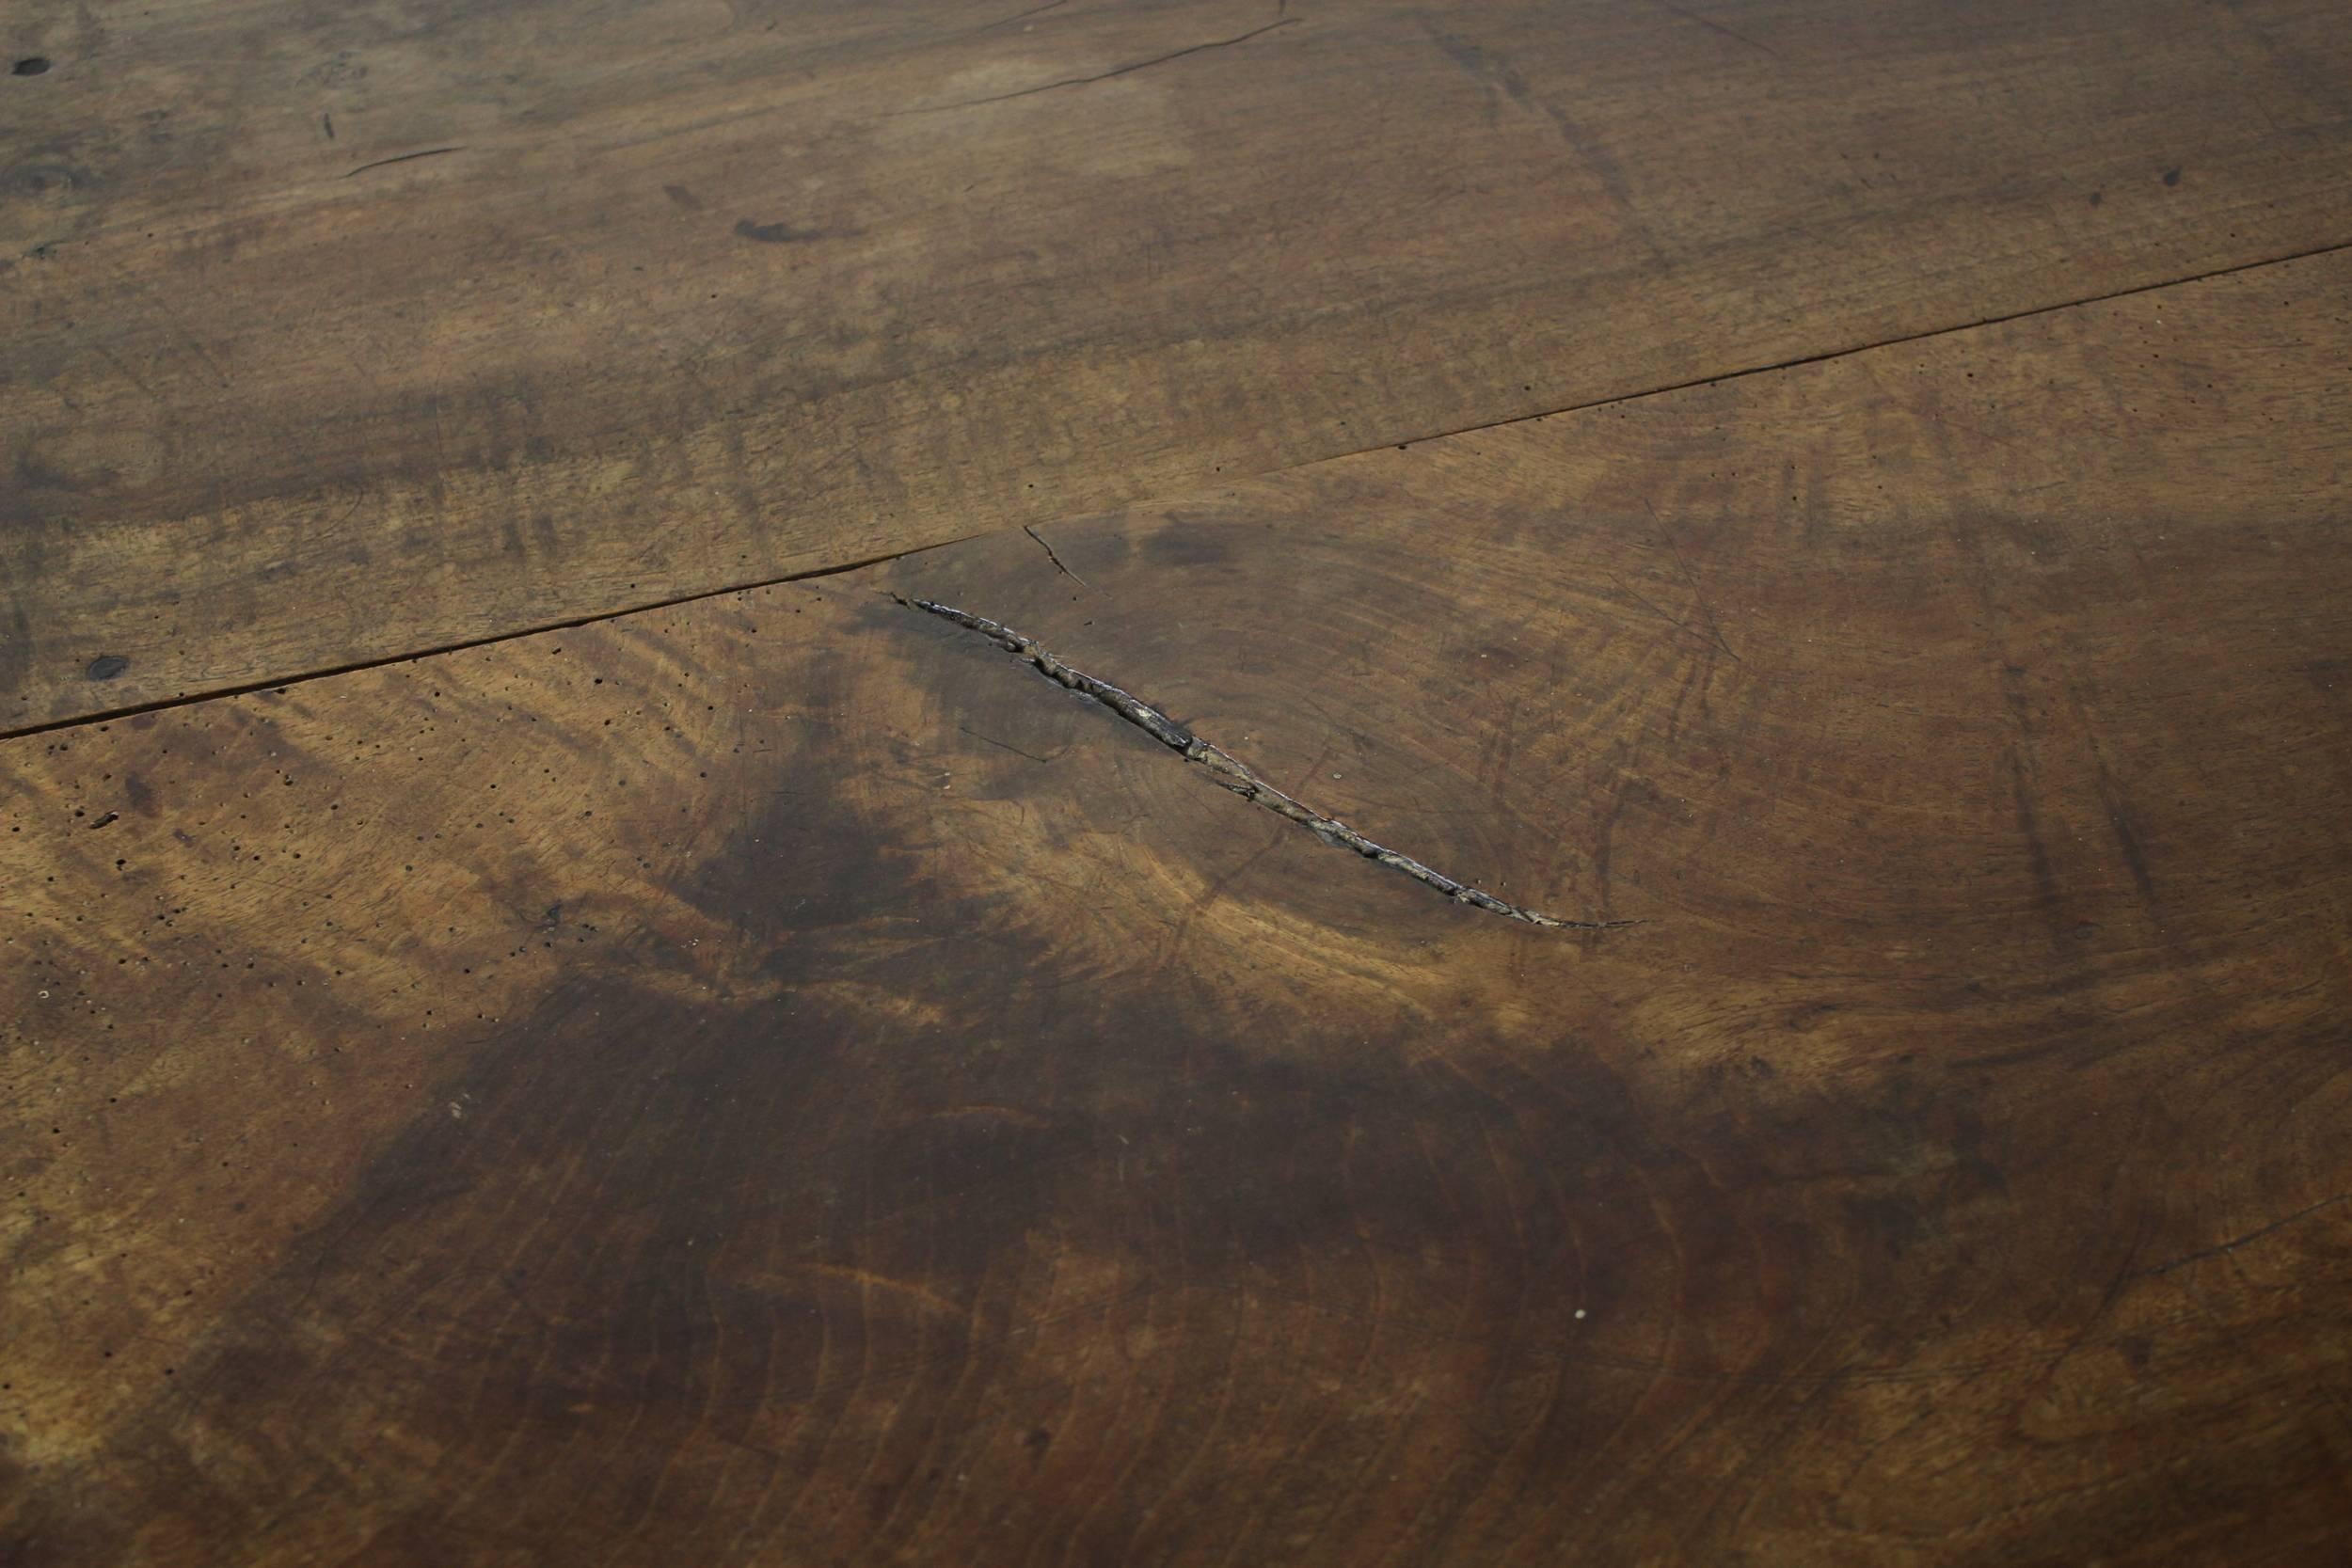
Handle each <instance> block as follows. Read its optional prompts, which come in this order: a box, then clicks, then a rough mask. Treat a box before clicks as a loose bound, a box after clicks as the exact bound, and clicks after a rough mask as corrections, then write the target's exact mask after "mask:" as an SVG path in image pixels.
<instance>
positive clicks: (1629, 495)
mask: <svg viewBox="0 0 2352 1568" xmlns="http://www.w3.org/2000/svg"><path fill="white" fill-rule="evenodd" d="M2348 292H2352V259H2347V258H2343V257H2335V258H2327V259H2321V260H2316V261H2309V262H2303V263H2295V264H2290V265H2285V266H2280V267H2274V268H2265V269H2262V270H2260V271H2258V272H2254V273H2250V274H2245V275H2241V276H2238V277H2232V278H2228V279H2221V280H2217V281H2214V282H2210V283H2205V284H2200V285H2192V286H2186V287H2183V288H2180V289H2174V290H2168V291H2164V292H2162V293H2155V294H2149V295H2142V296H2137V297H2135V298H2132V299H2129V300H2124V301H2118V302H2114V303H2111V304H2107V305H2103V306H2097V307H2090V308H2085V309H2077V310H2072V311H2067V312H2062V313H2058V314H2055V315H2050V316H2044V317H2040V318H2036V319H2034V320H2031V321H2028V322H2023V323H2017V324H2011V325H2005V326H1998V327H1990V328H1984V329H1980V330H1977V331H1972V332H1967V333H1962V334H1956V335H1951V336H1947V337H1943V338H1939V339H1937V340H1935V341H1931V342H1927V343H1920V344H1915V345H1907V346H1902V347H1897V348H1890V349H1885V350H1882V351H1876V352H1871V353H1867V354H1863V355H1858V356H1851V357H1847V358H1842V359H1838V360H1836V361H1833V362H1830V363H1826V364H1820V365H1815V366H1807V367H1802V368H1799V369H1796V370H1792V371H1788V372H1774V373H1771V374H1766V375H1760V376H1755V377H1749V378H1745V379H1742V380H1740V381H1738V382H1734V383H1729V384H1725V385H1722V386H1718V387H1712V388H1692V389H1688V390H1684V391H1680V392H1676V393H1672V394H1667V395H1663V396H1660V397H1657V398H1652V399H1645V400H1640V401H1636V402H1632V403H1629V404H1619V405H1617V406H1614V407H1612V408H1609V409H1606V410H1597V411H1593V412H1591V413H1588V414H1583V415H1575V416H1568V417H1565V418H1562V419H1556V420H1545V421H1542V422H1540V423H1535V422H1531V423H1527V424H1523V425H1519V426H1516V427H1514V428H1512V429H1509V430H1504V431H1492V432H1483V433H1479V434H1476V435H1471V436H1461V437H1456V438H1453V439H1447V440H1440V441H1436V442H1431V443H1426V444H1416V445H1414V446H1412V447H1411V448H1410V449H1409V450H1407V451H1379V452H1375V453H1368V454H1363V455H1359V456H1356V457H1352V458H1347V459H1343V460H1341V461H1336V462H1332V463H1328V464H1324V465H1320V466H1317V467H1311V468H1307V469H1302V470H1299V471H1296V472H1293V473H1289V474H1286V475H1282V476H1279V477H1275V478H1271V479H1267V480H1263V481H1261V482H1255V483H1248V484H1242V485H1234V486H1228V487H1223V488H1220V489H1217V490H1215V491H1212V492H1208V493H1203V494H1200V495H1197V496H1194V497H1191V498H1189V499H1185V500H1184V501H1182V502H1180V503H1175V504H1170V505H1168V506H1165V507H1154V508H1152V509H1147V510H1141V511H1136V512H1134V513H1130V514H1124V515H1111V516H1105V517H1102V518H1098V519H1096V520H1094V521H1091V522H1084V523H1070V524H1066V525H1061V526H1053V527H1044V528H1041V529H1040V530H1039V536H1040V538H1039V539H1038V540H1033V539H1031V538H1028V537H1025V536H1024V535H1023V534H1021V533H1020V532H1017V531H1016V532H1013V533H1010V534H1009V535H1004V536H1000V537H997V538H993V539H990V540H985V541H978V542H975V543H972V544H968V545H963V546H955V547H953V548H950V549H946V550H940V551H935V552H931V553H929V554H925V555H922V556H918V557H914V558H911V559H909V560H906V561H903V562H896V563H893V564H892V565H891V566H889V567H887V568H882V569H877V570H872V571H867V572H864V573H858V574H851V575H850V576H847V577H844V578H834V579H829V580H827V581H824V582H822V583H816V584H806V585H794V586H788V587H783V588H776V589H771V590H764V591H760V592H757V593H753V594H745V595H741V596H731V597H726V598H721V599H714V600H708V601H704V602H701V603H697V604H693V605H689V606H682V607H678V608H675V609H673V610H661V611H655V612H649V613H646V614H644V615H638V616H632V617H626V618H623V619H620V620H616V621H612V622H609V623H605V624H601V625H598V626H592V627H586V628H579V629H574V630H570V631H564V632H559V633H550V634H547V635H543V636H538V637H533V638H530V639H525V640H519V641H510V642H506V643H503V644H500V645H497V646H493V647H486V648H482V649H476V650H470V651H466V652H460V653H454V654H450V655H446V656H442V657H436V658H432V659H428V660H424V661H421V662H417V663H413V664H403V665H395V666H390V667H386V668H382V669H378V670H373V671H367V672H361V673H353V674H348V675H342V676H336V677H331V678H328V679H324V680H319V681H315V682H310V683H305V684H301V685H297V686H294V687H293V688H291V689H287V690H286V691H284V692H282V693H261V694H255V695H249V696H245V697H239V698H230V699H220V700H215V701H211V702H206V703H201V704H197V705H190V706H186V707H183V708H177V709H173V710H169V711H166V712H161V713H155V714H148V715H142V716H139V717H137V718H135V719H132V720H128V721H119V722H115V723H111V724H104V725H98V726H90V727H85V728H82V729H77V730H73V731H70V732H65V733H61V734H56V735H51V736H33V737H25V738H22V739H19V740H16V741H13V742H9V743H8V744H7V746H6V747H5V749H4V750H0V787H5V789H6V791H7V795H6V798H5V800H0V921H4V922H5V929H0V940H4V941H5V944H6V945H5V946H0V955H5V957H6V959H7V962H6V963H5V964H0V1017H5V1018H6V1019H8V1021H9V1023H8V1034H7V1037H6V1052H7V1054H6V1058H5V1068H4V1069H0V1108H4V1109H5V1115H6V1117H7V1121H8V1125H7V1130H6V1132H5V1133H4V1134H0V1148H4V1149H5V1150H6V1151H7V1154H6V1160H7V1165H6V1173H5V1174H6V1177H7V1188H6V1197H7V1203H6V1207H5V1208H4V1209H0V1216H4V1217H5V1227H6V1228H5V1239H4V1241H0V1244H4V1245H5V1248H6V1254H5V1255H6V1257H7V1259H8V1264H7V1268H6V1270H5V1275H0V1292H4V1293H0V1323H4V1324H5V1325H6V1333H7V1336H8V1339H7V1351H6V1362H7V1369H6V1372H5V1381H6V1385H7V1386H6V1387H5V1389H0V1465H5V1469H0V1543H5V1545H0V1557H5V1558H6V1560H8V1561H9V1562H10V1563H11V1564H24V1565H25V1568H34V1565H40V1564H51V1563H73V1564H84V1563H111V1562H154V1563H175V1564H196V1563H230V1562H237V1563H289V1564H293V1563H304V1564H308V1563H318V1562H352V1563H426V1562H431V1563H448V1562H457V1561H464V1562H484V1563H555V1562H562V1563H571V1562H590V1561H596V1562H615V1563H675V1562H684V1561H694V1562H705V1561H710V1562H716V1561H759V1562H775V1563H792V1564H800V1563H809V1564H817V1563H840V1562H908V1563H912V1562H941V1563H945V1562H954V1563H973V1564H989V1565H994V1564H1016V1563H1053V1562H1072V1563H1101V1564H1121V1565H1125V1564H1144V1563H1161V1562H1184V1563H1194V1562H1199V1563H1208V1562H1220V1561H1237V1562H1295V1563H1331V1564H1359V1563H1366V1562H1373V1561H1386V1562H1392V1563H1438V1562H1445V1563H1463V1564H1479V1565H1481V1568H1486V1565H1495V1564H1513V1563H1570V1562H1573V1563H1626V1562H1658V1563H1690V1564H1702V1563H1704V1564H1720V1563H1726V1562H1758V1563H1762V1562H1805V1563H1823V1564H1836V1563H1857V1564H1858V1563H1869V1564H1880V1563H1894V1564H1930V1563H1936V1564H1944V1563H1980V1564H1987V1565H1990V1564H2001V1565H2004V1568H2007V1565H2012V1564H2021V1563H2051V1564H2058V1563H2065V1564H2076V1563H2082V1562H2088V1561H2094V1560H2095V1561H2105V1562H2116V1563H2145V1564H2159V1563H2161V1564H2168V1565H2170V1564H2180V1563H2192V1562H2205V1563H2216V1564H2220V1563H2227V1564H2231V1565H2233V1568H2235V1565H2241V1564H2247V1563H2257V1562H2275V1563H2321V1562H2331V1561H2335V1560H2338V1559H2339V1558H2340V1555H2341V1550H2342V1543H2343V1541H2344V1535H2345V1527H2346V1524H2347V1521H2348V1519H2352V1498H2348V1497H2347V1491H2346V1482H2345V1466H2346V1460H2347V1445H2348V1444H2352V1437H2348V1435H2347V1432H2348V1429H2347V1427H2346V1423H2345V1411H2346V1408H2347V1404H2346V1401H2347V1398H2352V1369H2348V1367H2347V1360H2348V1359H2352V1334H2348V1332H2347V1331H2348V1330H2352V1201H2347V1195H2352V1141H2348V1140H2347V1139H2346V1138H2345V1136H2344V1129H2345V1126H2346V1118H2347V1114H2352V1105H2347V1098H2346V1097H2347V1093H2348V1092H2352V1075H2348V1074H2347V1073H2346V1071H2345V1069H2346V1065H2347V1058H2346V1055H2345V1048H2344V1041H2345V1038H2346V1031H2347V1022H2352V968H2348V967H2347V955H2352V906H2347V903H2346V892H2345V890H2346V887H2347V880H2346V873H2347V870H2348V869H2352V844H2347V842H2346V839H2345V836H2344V832H2342V819H2343V808H2342V802H2343V800H2344V798H2345V794H2346V791H2347V789H2348V788H2352V727H2348V726H2347V723H2346V714H2345V708H2344V702H2345V692H2346V689H2347V684H2346V683H2347V679H2352V553H2348V547H2347V546H2346V544H2345V542H2344V520H2345V517H2346V515H2347V509H2348V508H2352V461H2347V460H2348V459H2352V429H2347V427H2346V425H2345V423H2344V420H2342V419H2341V418H2340V412H2341V410H2340V403H2339V398H2338V391H2339V389H2340V388H2341V385H2342V377H2343V373H2344V370H2343V367H2344V364H2345V363H2346V360H2347V356H2352V312H2347V311H2346V310H2345V309H2344V301H2345V299H2346V297H2347V293H2348ZM1040 541H1041V542H1042V543H1043V544H1044V545H1050V546H1051V547H1052V550H1053V552H1054V555H1055V556H1056V557H1057V558H1058V560H1059V562H1061V563H1062V566H1063V567H1065V568H1066V569H1067V573H1069V574H1074V576H1072V575H1065V572H1064V570H1062V569H1060V568H1057V566H1056V564H1055V562H1054V561H1052V560H1049V559H1048V557H1047V554H1046V552H1045V550H1044V549H1043V548H1042V547H1041V543H1040ZM1081 579H1083V580H1081ZM885 591H899V592H907V593H922V594H928V595H931V596H935V597H937V598H940V599H943V600H946V601H949V602H955V603H961V604H966V605H968V606H969V607H971V608H972V609H974V610H978V611H982V612H985V613H988V614H990V615H993V616H995V617H997V618H999V619H1002V620H1004V621H1006V622H1009V624H1011V625H1014V626H1019V627H1020V628H1022V629H1023V630H1024V631H1025V632H1027V633H1029V634H1030V635H1032V636H1034V637H1036V638H1038V639H1039V640H1040V641H1041V642H1042V643H1043V644H1044V645H1046V646H1048V647H1050V648H1052V649H1054V650H1055V651H1056V652H1057V654H1059V655H1060V656H1062V657H1065V658H1067V659H1068V660H1070V661H1071V662H1072V663H1073V664H1074V665H1076V666H1077V667H1078V668H1081V669H1084V670H1086V671H1088V672H1089V673H1092V674H1096V675H1099V676H1101V677H1104V678H1106V679H1110V680H1114V681H1117V682H1119V683H1120V684H1121V685H1123V686H1124V687H1126V688H1127V689H1130V690H1133V691H1135V692H1136V693H1138V694H1140V695H1142V696H1143V697H1145V698H1146V699H1148V700H1152V701H1154V702H1155V703H1157V704H1159V705H1163V706H1164V707H1165V708H1166V709H1168V711H1170V712H1172V713H1173V714H1174V715H1176V716H1177V717H1178V718H1179V719H1181V720H1184V721H1187V722H1190V723H1192V724H1194V725H1196V726H1197V727H1198V730H1199V732H1200V734H1202V735H1204V736H1208V737H1209V738H1211V739H1213V740H1216V742H1218V743H1219V744H1221V745H1224V746H1226V747H1228V748H1230V749H1232V751H1233V752H1235V753H1236V754H1238V755H1240V756H1242V757H1243V758H1245V759H1246V760H1247V761H1248V762H1249V763H1250V764H1251V765H1252V766H1253V767H1256V768H1260V769H1262V770H1263V771H1264V772H1265V773H1266V774H1267V775H1268V776H1269V777H1271V778H1273V779H1275V780H1277V781H1278V782H1279V783H1281V784H1283V785H1284V786H1285V787H1286V788H1291V789H1293V790H1295V792H1296V793H1298V794H1299V795H1301V796H1302V797H1304V798H1305V799H1307V800H1311V801H1312V802H1313V803H1315V804H1317V805H1318V806H1321V807H1323V808H1325V809H1327V810H1329V811H1333V812H1336V813H1338V814H1340V815H1341V816H1344V817H1346V818H1347V819H1348V820H1349V821H1350V822H1352V823H1354V824H1355V825H1356V826H1358V827H1359V828H1360V829H1362V830H1363V831H1364V832H1369V833H1371V834H1372V835H1373V836H1375V837H1376V838H1380V839H1382V840H1383V841H1385V842H1390V843H1392V844H1394V845H1396V846H1397V847H1400V848H1403V849H1406V851H1408V852H1410V853H1412V854H1415V855H1418V856H1420V857H1422V858H1423V859H1425V860H1427V861H1428V862H1430V863H1432V864H1434V865H1437V866H1438V867H1440V868H1443V869H1445V870H1447V871H1449V872H1452V873H1454V874H1456V875H1460V876H1463V877H1466V878H1469V879H1471V880H1473V881H1476V882H1478V883H1480V884H1481V885H1483V886H1486V887H1487V888H1489V889H1491V890H1493V891H1495V892H1496V893H1498V894H1500V895H1503V896H1506V897H1510V898H1513V899H1515V900H1520V901H1524V902H1526V903H1529V904H1532V905H1535V906H1537V907H1540V908H1544V909H1548V910H1552V911H1558V912H1563V913H1570V914H1594V915H1610V916H1615V917H1620V918H1630V919H1639V920H1641V921H1643V922H1645V924H1643V925H1641V926H1639V927H1633V928H1632V929H1630V930H1626V931H1619V932H1613V933H1610V934H1608V935H1605V936H1589V935H1586V936H1578V935H1569V934H1565V933H1561V932H1554V931H1544V930H1536V929H1532V928H1530V927H1524V926H1519V925H1516V924H1514V923H1511V922H1509V921H1506V920H1502V919H1500V918H1497V917H1494V916H1491V915H1488V914H1485V913H1481V912H1479V911H1470V910H1466V909H1461V908H1458V907H1455V906H1451V905H1448V904H1447V903H1445V902H1444V901H1443V900H1441V899H1439V898H1438V897H1437V896H1436V895H1433V894H1432V893H1430V892H1429V891H1428V890H1427V889H1425V888H1423V887H1421V886H1419V885H1417V884H1415V883H1413V882H1411V881H1408V880H1406V879H1404V878H1402V877H1399V876H1395V875H1393V874H1391V873H1390V872H1388V871H1386V870H1384V869H1383V868H1381V867H1379V866H1376V865H1374V864H1372V863H1367V862H1365V861H1362V860H1359V859H1358V858H1356V857H1354V856H1351V855H1347V854H1345V853H1343V852H1340V851H1337V850H1334V849H1331V848H1328V847H1324V846H1322V845H1320V844H1318V843H1317V842H1315V840H1314V839H1313V838H1312V837H1311V835H1309V834H1308V833H1306V832H1302V831H1301V830H1299V829H1298V828H1296V827H1295V826H1293V825H1292V824H1290V823H1287V822H1284V821H1282V820H1280V819H1279V818H1277V817H1275V816H1272V815H1270V814H1268V813H1266V812H1263V811H1262V810H1259V809H1258V808H1256V807H1254V806H1252V805H1251V804H1249V803H1248V802H1247V801H1244V800H1239V799H1237V798H1236V797H1234V796H1232V795H1231V794H1229V793H1226V792H1225V791H1223V790H1220V789H1217V788H1216V787H1213V785H1212V784H1211V783H1210V782H1209V780H1207V779H1206V778H1205V777H1204V776H1203V775H1202V774H1201V771H1200V769H1198V768H1192V767H1189V766H1187V765H1186V764H1185V763H1184V761H1183V760H1182V759H1181V758H1179V757H1177V756H1176V755H1174V754H1173V753H1171V752H1168V750H1167V749H1165V748H1164V747H1162V746H1160V745H1159V744H1157V743H1155V742H1153V741H1152V740H1150V739H1149V738H1147V737H1146V736H1143V735H1142V734H1141V733H1140V732H1139V731H1137V730H1136V729H1134V728H1132V727H1130V726H1127V725H1125V724H1122V723H1120V721H1117V720H1116V719H1115V718H1114V717H1113V716H1111V715H1110V714H1109V713H1108V712H1107V711H1106V710H1105V709H1104V708H1102V707H1101V706H1099V705H1089V704H1088V703H1086V702H1084V701H1082V700H1081V699H1079V698H1077V697H1075V696H1073V695H1072V694H1071V693H1070V692H1068V691H1065V690H1063V689H1060V688H1058V687H1057V686H1055V685H1054V684H1052V683H1050V682H1049V681H1047V680H1045V679H1043V678H1041V677H1040V676H1039V675H1038V674H1037V673H1034V672H1033V671H1031V670H1030V669H1028V668H1027V667H1025V666H1024V665H1022V664H1020V663H1019V662H1017V661H1015V660H1013V659H1012V658H1010V657H1007V656H1006V655H1004V654H1003V653H1001V652H999V651H997V650H995V649H994V648H993V647H992V646H990V645H989V644H988V643H986V642H985V641H982V640H981V639H979V638H978V637H977V636H975V635H973V634H971V633H969V632H967V631H965V630H963V629H961V628H960V627H958V626H951V625H948V624H946V622H943V621H941V620H938V619H936V618H934V617H931V616H929V615H925V614H922V613H919V612H916V611H913V610H906V609H903V608H901V607H899V606H898V605H897V604H895V603H894V602H892V601H891V600H890V599H889V598H888V597H887V596H886V594H885Z"/></svg>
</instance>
